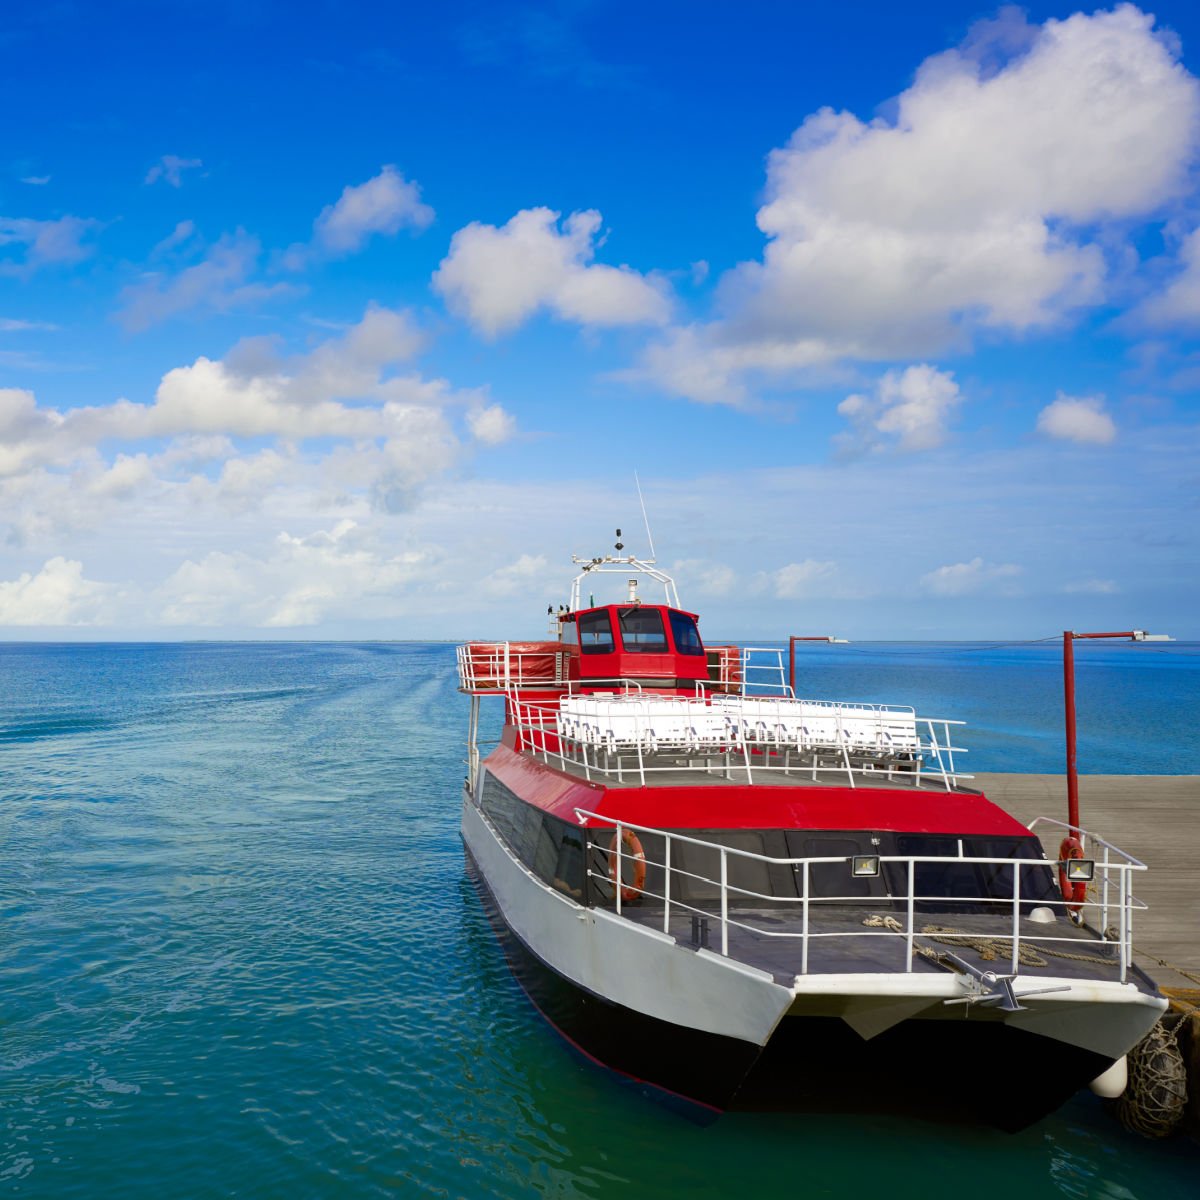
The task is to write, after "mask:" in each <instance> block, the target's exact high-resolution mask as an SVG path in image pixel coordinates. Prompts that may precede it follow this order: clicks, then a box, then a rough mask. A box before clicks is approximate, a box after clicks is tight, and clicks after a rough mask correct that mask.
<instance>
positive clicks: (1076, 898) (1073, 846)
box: [1058, 836, 1087, 924]
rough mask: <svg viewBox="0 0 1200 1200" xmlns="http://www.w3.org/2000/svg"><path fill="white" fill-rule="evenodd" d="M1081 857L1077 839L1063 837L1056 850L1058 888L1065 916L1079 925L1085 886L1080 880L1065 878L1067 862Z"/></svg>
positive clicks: (1080, 844) (1081, 846) (1085, 896)
mask: <svg viewBox="0 0 1200 1200" xmlns="http://www.w3.org/2000/svg"><path fill="white" fill-rule="evenodd" d="M1082 857H1083V845H1082V843H1081V842H1080V841H1079V839H1078V838H1077V837H1074V836H1071V837H1065V838H1063V840H1062V845H1061V846H1059V848H1058V860H1059V861H1058V888H1059V891H1061V892H1062V898H1063V899H1064V900H1065V901H1066V907H1067V915H1068V916H1069V917H1070V918H1071V920H1072V921H1074V922H1075V923H1076V924H1078V923H1079V921H1080V917H1079V910H1080V909H1081V908H1083V902H1084V901H1085V900H1086V899H1087V884H1086V883H1084V882H1083V881H1082V880H1076V881H1074V882H1072V881H1071V880H1069V879H1068V878H1067V860H1068V859H1071V858H1082Z"/></svg>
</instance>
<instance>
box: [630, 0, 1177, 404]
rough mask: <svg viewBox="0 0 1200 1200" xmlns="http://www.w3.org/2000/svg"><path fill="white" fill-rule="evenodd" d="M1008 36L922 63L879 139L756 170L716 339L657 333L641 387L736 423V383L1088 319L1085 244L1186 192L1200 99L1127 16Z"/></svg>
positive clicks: (819, 140) (838, 141)
mask: <svg viewBox="0 0 1200 1200" xmlns="http://www.w3.org/2000/svg"><path fill="white" fill-rule="evenodd" d="M1017 22H1019V18H1015V17H1013V16H1012V14H1011V13H1008V14H1006V15H1005V16H1004V18H1003V19H1002V20H1001V21H1000V22H999V23H992V24H988V25H985V26H983V27H981V28H979V29H977V30H976V32H975V33H974V34H973V35H972V37H971V38H970V39H968V41H967V42H966V43H965V44H964V45H963V46H961V47H959V48H958V49H955V50H951V51H948V52H946V53H944V54H939V55H936V56H935V57H933V58H930V59H928V60H926V62H924V63H923V64H922V65H921V67H920V68H919V70H918V71H917V74H916V77H915V80H914V82H913V84H912V86H911V87H909V88H908V89H907V90H906V91H904V92H903V93H902V94H901V95H900V96H899V97H898V98H897V100H896V103H895V116H894V118H892V119H884V118H876V119H874V120H872V121H870V122H864V121H862V120H860V119H859V118H858V117H856V116H855V115H853V114H852V113H848V112H835V111H834V110H832V109H828V108H826V109H821V110H820V111H819V112H817V113H814V114H813V115H811V116H810V117H808V118H807V119H806V120H805V121H804V123H803V124H802V125H801V126H800V128H799V129H798V130H797V131H796V133H795V134H794V135H793V137H792V138H791V140H790V141H789V142H788V144H787V145H786V146H784V147H782V148H781V149H777V150H775V151H773V152H772V154H771V156H770V159H769V164H768V172H767V201H766V203H765V204H764V205H763V207H762V208H761V209H760V210H759V213H758V225H759V228H760V229H761V230H762V232H763V233H764V234H765V235H766V237H767V244H766V247H765V250H764V254H763V257H762V260H761V261H758V262H751V263H744V264H742V265H741V266H739V267H737V268H735V269H734V270H733V271H731V272H728V273H727V274H726V275H725V277H724V278H723V279H722V281H721V283H720V287H719V290H718V305H719V312H720V315H719V319H718V320H716V321H713V322H710V323H708V324H705V325H700V326H696V327H693V328H692V329H690V330H688V331H686V332H685V333H684V334H679V333H677V332H674V331H673V332H672V333H671V335H670V336H669V337H668V339H666V340H665V341H664V342H663V343H662V344H661V345H659V346H656V347H654V348H653V349H652V350H651V351H650V352H649V354H648V355H647V357H646V359H645V361H644V363H643V369H644V371H645V373H647V374H649V375H651V376H654V377H655V378H657V379H658V380H659V382H660V383H661V384H662V385H663V386H664V387H666V388H667V389H668V390H671V391H674V392H677V393H679V394H682V395H686V396H690V397H693V398H696V399H700V400H707V401H712V400H714V399H720V398H722V397H727V398H728V399H729V400H730V402H733V403H740V402H744V394H743V392H742V389H743V387H744V384H743V382H742V380H741V376H743V375H745V374H746V373H747V372H749V373H752V374H758V375H763V376H766V377H768V378H771V377H777V376H779V375H780V374H785V375H786V374H787V373H789V372H795V371H796V370H798V369H800V368H804V367H807V366H811V365H814V364H820V363H828V362H831V361H835V360H839V359H879V358H900V357H909V356H915V355H927V354H932V353H936V352H938V351H940V350H942V349H944V348H946V347H951V346H961V345H965V344H967V343H968V342H969V341H970V339H971V338H972V336H973V335H974V334H975V333H976V332H977V331H979V330H989V329H990V330H999V331H1005V332H1020V331H1025V330H1029V329H1035V328H1042V327H1047V326H1051V325H1054V324H1055V323H1058V322H1061V321H1063V320H1067V319H1069V318H1070V317H1071V315H1072V314H1073V313H1074V312H1076V311H1078V310H1079V309H1081V308H1083V307H1086V306H1090V305H1095V304H1097V303H1099V302H1100V301H1102V300H1103V299H1104V298H1105V295H1106V273H1107V268H1106V262H1105V254H1104V251H1103V249H1102V240H1103V239H1102V238H1101V237H1099V236H1096V233H1095V231H1096V230H1097V228H1099V229H1100V230H1103V229H1104V228H1106V227H1108V226H1109V225H1110V224H1112V225H1113V227H1114V228H1117V227H1119V223H1120V222H1128V221H1129V220H1132V219H1136V218H1144V217H1147V216H1149V215H1152V214H1155V213H1157V212H1160V211H1161V210H1162V209H1163V206H1164V205H1166V204H1167V203H1169V202H1170V201H1171V200H1172V199H1174V198H1175V197H1177V196H1178V195H1179V194H1180V193H1181V192H1182V190H1183V189H1184V188H1185V187H1186V185H1187V168H1188V164H1189V161H1190V160H1191V158H1192V156H1193V154H1194V151H1195V147H1196V143H1197V138H1198V132H1200V86H1198V83H1197V80H1196V79H1195V78H1194V77H1193V76H1192V75H1190V74H1189V73H1188V72H1187V71H1186V70H1185V69H1184V68H1183V66H1182V65H1180V63H1179V62H1178V61H1177V58H1176V48H1175V47H1174V45H1173V44H1172V43H1171V42H1170V41H1169V40H1167V39H1165V38H1162V37H1159V36H1158V35H1157V34H1156V33H1155V31H1154V29H1153V18H1152V17H1150V16H1148V15H1146V14H1144V13H1142V12H1140V11H1139V10H1138V9H1136V8H1134V7H1132V6H1130V5H1121V6H1119V7H1117V8H1116V9H1114V10H1113V11H1111V12H1100V13H1097V14H1095V15H1093V16H1087V15H1084V14H1081V13H1080V14H1075V15H1074V16H1071V17H1069V18H1067V19H1065V20H1061V21H1060V20H1049V21H1047V22H1046V23H1045V24H1044V25H1042V26H1040V27H1026V26H1024V25H1019V24H1017Z"/></svg>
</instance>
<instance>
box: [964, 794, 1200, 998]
mask: <svg viewBox="0 0 1200 1200" xmlns="http://www.w3.org/2000/svg"><path fill="white" fill-rule="evenodd" d="M973 786H975V787H977V788H979V789H980V790H981V791H982V792H983V793H984V794H985V795H986V796H987V797H988V799H989V800H993V801H995V802H996V803H997V804H999V805H1000V806H1001V807H1002V808H1005V809H1007V810H1008V811H1009V812H1010V813H1012V814H1013V816H1014V817H1016V818H1017V819H1018V820H1020V821H1023V822H1025V823H1028V822H1029V821H1031V820H1033V818H1034V817H1056V818H1057V819H1058V820H1060V821H1065V820H1066V814H1067V785H1066V780H1065V778H1064V776H1062V775H1000V774H996V775H990V774H989V775H977V776H976V777H975V781H974V784H973ZM1079 821H1080V824H1081V825H1082V826H1083V828H1084V829H1088V830H1091V831H1092V832H1093V833H1095V834H1097V835H1098V836H1100V837H1102V838H1104V839H1105V840H1106V841H1109V842H1112V843H1113V844H1114V845H1116V846H1120V847H1121V849H1122V850H1124V851H1126V852H1127V853H1129V854H1132V855H1133V856H1134V858H1138V859H1140V860H1141V861H1142V862H1144V863H1145V864H1146V865H1147V867H1149V868H1150V869H1149V870H1148V871H1146V872H1145V873H1144V874H1141V875H1138V876H1136V877H1135V878H1134V883H1133V889H1134V894H1135V895H1136V896H1137V897H1138V899H1140V900H1144V901H1145V902H1146V903H1147V904H1148V905H1149V906H1150V909H1149V911H1148V912H1139V913H1138V914H1137V915H1136V917H1135V919H1134V926H1133V941H1134V948H1135V950H1136V951H1137V954H1136V958H1137V961H1138V963H1139V965H1140V966H1141V967H1142V968H1143V969H1144V970H1145V971H1146V973H1147V974H1148V975H1150V977H1151V978H1152V979H1154V980H1155V982H1157V983H1158V985H1159V986H1160V987H1163V988H1169V989H1172V990H1174V989H1176V988H1178V989H1182V990H1193V991H1194V990H1195V989H1197V988H1200V775H1081V776H1080V777H1079ZM1051 842H1054V845H1053V846H1051V845H1050V843H1051ZM1045 845H1046V852H1047V853H1048V854H1055V853H1057V836H1056V835H1050V836H1048V837H1047V839H1046V842H1045ZM1181 972H1182V973H1181Z"/></svg>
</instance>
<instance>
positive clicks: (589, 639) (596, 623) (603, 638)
mask: <svg viewBox="0 0 1200 1200" xmlns="http://www.w3.org/2000/svg"><path fill="white" fill-rule="evenodd" d="M576 624H577V625H578V626H579V649H580V650H582V651H583V653H584V654H611V653H612V651H613V631H612V622H611V621H610V620H609V619H608V610H607V609H602V610H600V611H599V612H590V613H584V614H583V616H581V617H580V618H579V620H578V621H576Z"/></svg>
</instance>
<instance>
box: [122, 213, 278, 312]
mask: <svg viewBox="0 0 1200 1200" xmlns="http://www.w3.org/2000/svg"><path fill="white" fill-rule="evenodd" d="M187 224H188V223H187V222H185V223H184V226H186V225H187ZM181 228H183V227H182V226H176V229H175V234H172V237H175V235H176V234H179V233H180V231H181ZM192 232H193V231H192V230H190V229H187V230H185V234H184V236H185V237H187V236H190V235H191V233H192ZM169 240H170V239H168V241H169ZM181 240H182V239H181ZM158 248H159V249H160V250H161V249H162V248H163V244H162V243H161V242H160V243H159V247H158ZM168 248H169V247H168ZM261 254H262V246H261V245H260V244H259V241H258V239H257V238H256V237H252V236H251V235H250V234H248V233H247V232H246V231H245V230H244V229H239V230H237V232H236V233H231V234H230V233H227V234H225V235H224V236H223V237H221V238H220V239H219V240H218V241H217V242H216V243H215V244H214V245H213V246H211V247H209V249H208V251H207V253H206V254H205V256H204V259H203V260H202V261H201V262H198V263H195V264H193V265H192V266H190V267H185V268H184V269H183V270H181V271H179V272H178V273H176V274H173V275H172V274H169V273H164V272H159V271H154V272H150V273H149V274H147V275H146V277H145V278H144V279H142V281H141V282H140V283H135V284H131V285H130V286H129V287H127V288H125V289H124V290H123V291H122V292H121V302H122V307H121V308H120V310H119V311H118V312H117V320H118V321H120V322H121V324H122V325H123V326H124V327H125V328H126V329H128V330H130V331H131V332H134V333H137V332H141V331H142V330H145V329H148V328H150V326H152V325H157V324H159V323H160V322H162V321H166V320H169V319H170V318H171V317H175V316H178V315H179V314H180V313H184V312H189V311H191V310H193V309H197V308H199V309H209V310H211V311H214V312H228V311H229V310H230V309H234V308H241V307H244V306H246V305H252V304H259V303H261V302H262V301H264V300H266V299H268V298H269V297H271V296H280V295H287V294H289V293H291V292H293V291H294V290H295V289H294V288H293V287H292V286H291V285H290V284H283V283H277V284H264V283H257V282H253V281H252V278H251V277H252V276H253V275H254V273H255V272H256V271H257V268H258V261H259V257H260V256H261Z"/></svg>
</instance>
